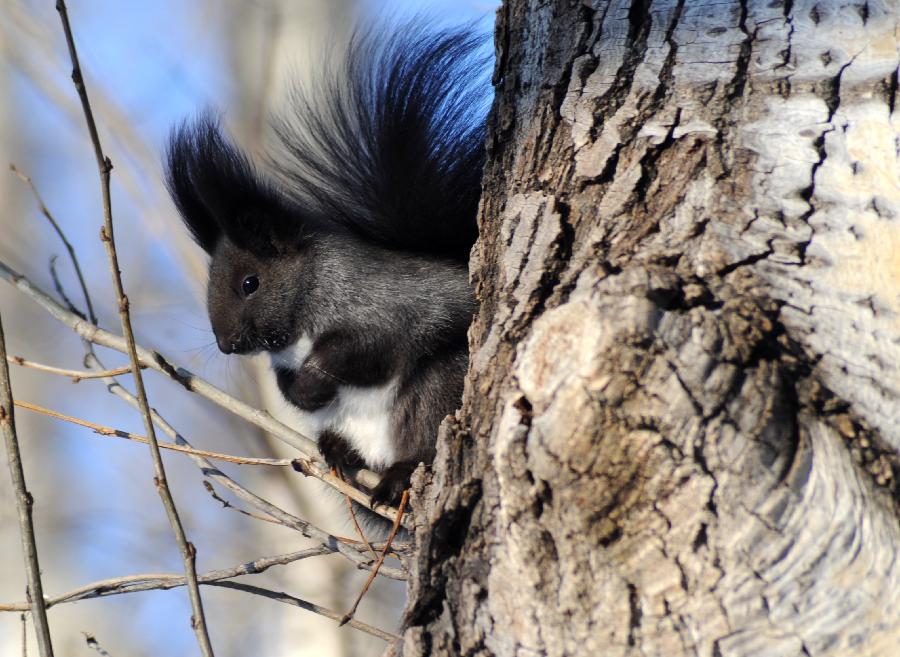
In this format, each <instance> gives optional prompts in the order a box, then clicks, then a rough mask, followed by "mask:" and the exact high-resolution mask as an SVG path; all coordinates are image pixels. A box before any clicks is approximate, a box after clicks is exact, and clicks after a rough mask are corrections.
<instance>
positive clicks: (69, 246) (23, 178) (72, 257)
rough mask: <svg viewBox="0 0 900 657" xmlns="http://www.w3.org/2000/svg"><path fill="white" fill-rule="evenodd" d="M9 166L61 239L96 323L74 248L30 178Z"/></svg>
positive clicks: (91, 317) (13, 166)
mask: <svg viewBox="0 0 900 657" xmlns="http://www.w3.org/2000/svg"><path fill="white" fill-rule="evenodd" d="M9 168H10V171H12V172H13V173H14V174H16V176H18V177H19V180H21V181H22V182H24V183H25V184H26V185H28V187H29V188H30V189H31V193H32V195H33V196H34V200H35V201H37V204H38V209H40V211H41V214H42V215H44V217H46V219H47V221H49V222H50V225H51V226H53V230H55V231H56V234H57V235H59V239H60V240H62V243H63V245H64V246H65V247H66V251H68V252H69V259H70V260H71V261H72V266H73V267H74V268H75V275H76V276H78V283H79V285H81V291H82V292H83V293H84V302H85V303H86V304H87V311H88V315H87V316H88V319H90V320H91V323H92V324H97V323H98V322H97V314H96V313H95V312H94V304H93V303H91V295H90V294H88V292H87V284H86V283H85V282H84V275H83V274H82V273H81V266H80V265H79V264H78V258H76V257H75V249H74V248H73V247H72V244H71V243H70V242H69V240H67V239H66V235H65V233H63V231H62V228H60V227H59V224H58V223H56V219H54V217H53V214H52V213H51V212H50V210H49V209H48V208H47V206H46V204H45V203H44V199H43V198H42V197H41V194H40V192H38V190H37V187H35V186H34V182H33V181H32V180H31V178H30V177H29V176H26V175H25V174H24V173H22V172H21V171H19V169H17V168H16V165H15V164H10V165H9Z"/></svg>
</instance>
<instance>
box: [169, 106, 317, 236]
mask: <svg viewBox="0 0 900 657" xmlns="http://www.w3.org/2000/svg"><path fill="white" fill-rule="evenodd" d="M166 185H167V187H168V188H169V193H170V194H171V195H172V199H173V200H174V201H175V205H176V206H177V207H178V211H179V212H180V213H181V217H182V219H183V220H184V223H185V225H186V226H187V227H188V229H189V230H190V231H191V234H192V235H193V236H194V239H195V240H196V241H197V243H198V244H199V245H200V246H201V247H202V248H203V250H205V251H206V252H207V253H212V251H213V249H214V248H215V246H216V243H217V242H218V241H219V239H220V238H221V237H222V236H223V235H226V236H228V238H229V239H230V240H231V241H232V242H234V243H235V244H238V245H240V246H241V247H242V248H247V249H248V250H253V251H260V252H269V251H271V250H272V248H273V245H274V244H275V243H276V242H283V241H285V240H290V239H291V235H290V233H296V234H299V232H300V230H301V226H300V222H299V221H298V220H297V219H296V218H295V217H294V216H292V215H294V213H293V212H291V211H290V209H289V208H288V207H287V204H286V203H285V201H284V200H283V198H282V196H281V194H280V193H279V192H278V191H277V190H275V189H274V188H273V187H272V186H271V185H270V184H268V183H267V182H266V181H265V180H264V179H263V178H262V177H261V176H260V174H259V173H258V172H257V170H256V168H255V167H254V166H253V164H252V163H251V161H250V159H249V158H248V157H247V156H246V155H245V154H244V153H243V152H242V151H241V150H240V149H239V148H237V147H236V146H234V144H232V143H231V142H230V141H229V140H228V139H227V138H226V137H224V136H223V135H222V131H221V129H220V128H219V124H218V121H217V120H216V119H215V117H213V116H212V115H210V114H205V115H202V116H200V117H199V118H198V119H195V120H194V121H186V122H184V123H182V124H181V125H180V126H178V127H176V128H175V129H174V130H173V131H172V134H171V135H170V137H169V144H168V148H167V150H166Z"/></svg>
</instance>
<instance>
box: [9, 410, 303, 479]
mask: <svg viewBox="0 0 900 657" xmlns="http://www.w3.org/2000/svg"><path fill="white" fill-rule="evenodd" d="M15 404H16V406H18V407H19V408H25V409H27V410H29V411H34V412H35V413H40V414H42V415H47V416H48V417H53V418H56V419H57V420H64V421H66V422H71V423H72V424H77V425H79V426H82V427H87V428H88V429H91V430H93V431H94V433H97V434H99V435H101V436H109V437H113V438H123V439H125V440H133V441H134V442H137V443H144V444H145V445H147V444H149V443H150V441H149V440H147V438H146V437H145V436H140V435H138V434H136V433H131V432H130V431H123V430H122V429H113V428H112V427H107V426H104V425H102V424H96V423H94V422H88V421H87V420H82V419H81V418H77V417H72V416H71V415H65V414H63V413H59V412H58V411H54V410H51V409H49V408H44V407H43V406H38V405H37V404H32V403H31V402H25V401H22V400H21V399H20V400H16V402H15ZM159 446H160V448H162V449H170V450H172V451H175V452H183V453H185V454H193V455H194V456H204V457H206V458H210V459H215V460H217V461H227V462H228V463H236V464H238V465H269V466H281V467H285V466H287V467H290V466H291V463H292V461H291V459H266V458H255V457H250V456H232V455H231V454H220V453H218V452H209V451H207V450H205V449H194V448H193V447H185V446H183V445H170V444H167V443H160V444H159Z"/></svg>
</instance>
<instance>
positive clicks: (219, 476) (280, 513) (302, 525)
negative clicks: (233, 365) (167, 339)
mask: <svg viewBox="0 0 900 657" xmlns="http://www.w3.org/2000/svg"><path fill="white" fill-rule="evenodd" d="M85 364H86V365H87V366H88V367H97V368H99V369H102V368H103V364H102V363H101V362H100V360H99V359H98V358H97V356H96V354H94V353H93V352H91V353H89V354H88V356H87V358H86V363H85ZM104 382H105V383H106V384H107V390H109V392H111V393H112V394H114V395H115V396H117V397H119V398H120V399H122V400H124V401H125V402H127V403H128V404H130V405H132V406H135V407H136V406H137V399H135V397H134V395H132V394H131V393H130V392H128V390H126V389H125V388H123V387H122V386H121V385H119V383H118V382H117V381H116V380H115V379H113V378H111V377H109V378H106V379H104ZM152 413H153V421H154V422H155V423H156V425H157V426H158V427H159V428H160V430H161V431H162V432H163V433H165V434H166V435H167V436H169V438H171V439H172V441H174V442H175V443H177V444H179V445H185V446H190V443H189V442H188V441H187V439H185V438H184V436H182V435H181V434H179V433H178V432H177V431H176V430H175V428H174V427H173V426H172V425H171V424H169V423H168V422H167V421H166V420H165V419H164V418H163V417H162V416H161V415H160V414H159V413H158V412H157V411H152ZM189 456H190V458H191V460H193V461H194V463H196V464H197V467H199V468H200V469H201V470H202V471H203V474H204V475H206V476H207V477H209V478H210V479H212V480H213V481H215V482H216V483H218V484H221V485H222V486H224V487H225V488H227V489H228V490H230V491H231V492H232V493H234V494H235V495H236V496H237V497H239V498H240V499H242V500H244V501H245V502H247V503H248V504H250V505H251V506H253V507H255V508H257V509H259V510H260V511H262V512H263V513H266V514H268V515H269V516H271V517H272V518H274V519H275V520H277V521H278V522H279V523H280V524H282V525H284V526H285V527H288V528H290V529H293V530H295V531H298V532H300V533H301V534H303V536H306V537H307V538H311V539H313V540H315V541H318V542H319V543H321V544H322V545H323V546H325V547H327V548H328V549H329V550H331V551H333V552H338V553H340V554H341V555H342V556H344V557H346V558H347V559H349V560H350V561H352V562H353V563H354V564H355V565H356V567H357V568H362V569H365V570H371V569H372V568H373V567H374V565H373V562H372V561H371V560H370V559H369V558H368V557H367V556H366V555H365V554H363V553H362V552H361V550H360V549H358V548H356V547H355V546H353V545H352V544H349V543H348V542H347V541H346V540H342V539H340V538H338V537H336V536H332V535H331V534H329V533H327V532H324V531H322V530H321V529H319V528H318V527H316V526H315V525H313V524H312V523H309V522H307V521H305V520H303V519H302V518H298V517H297V516H295V515H293V514H291V513H288V512H287V511H285V510H284V509H282V508H280V507H278V506H275V505H274V504H272V503H271V502H269V501H268V500H265V499H263V498H261V497H259V496H258V495H256V494H254V493H252V492H251V491H249V490H247V489H246V488H244V487H243V486H241V485H240V484H238V483H237V482H236V481H234V479H232V478H231V477H229V476H228V475H226V474H225V473H224V472H222V471H221V470H219V469H218V468H216V467H215V466H214V465H213V464H212V463H210V462H209V461H208V460H206V459H205V458H203V457H202V456H196V455H193V454H189ZM379 574H381V575H384V576H385V577H389V578H391V579H398V580H405V579H406V573H405V572H404V571H403V570H399V569H397V568H383V567H382V568H381V570H380V571H379Z"/></svg>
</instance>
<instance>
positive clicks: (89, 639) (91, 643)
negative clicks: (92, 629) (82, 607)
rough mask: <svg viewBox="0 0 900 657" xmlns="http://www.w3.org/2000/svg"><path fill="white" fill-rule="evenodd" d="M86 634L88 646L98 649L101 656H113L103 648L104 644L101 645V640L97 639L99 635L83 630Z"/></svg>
mask: <svg viewBox="0 0 900 657" xmlns="http://www.w3.org/2000/svg"><path fill="white" fill-rule="evenodd" d="M82 634H83V635H84V642H85V643H86V644H87V647H88V648H90V649H91V650H96V651H97V652H99V653H100V655H101V657H112V655H110V654H109V653H108V652H107V651H106V650H104V649H103V646H101V645H100V642H99V641H97V637H95V636H94V635H93V634H88V633H87V632H82Z"/></svg>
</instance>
